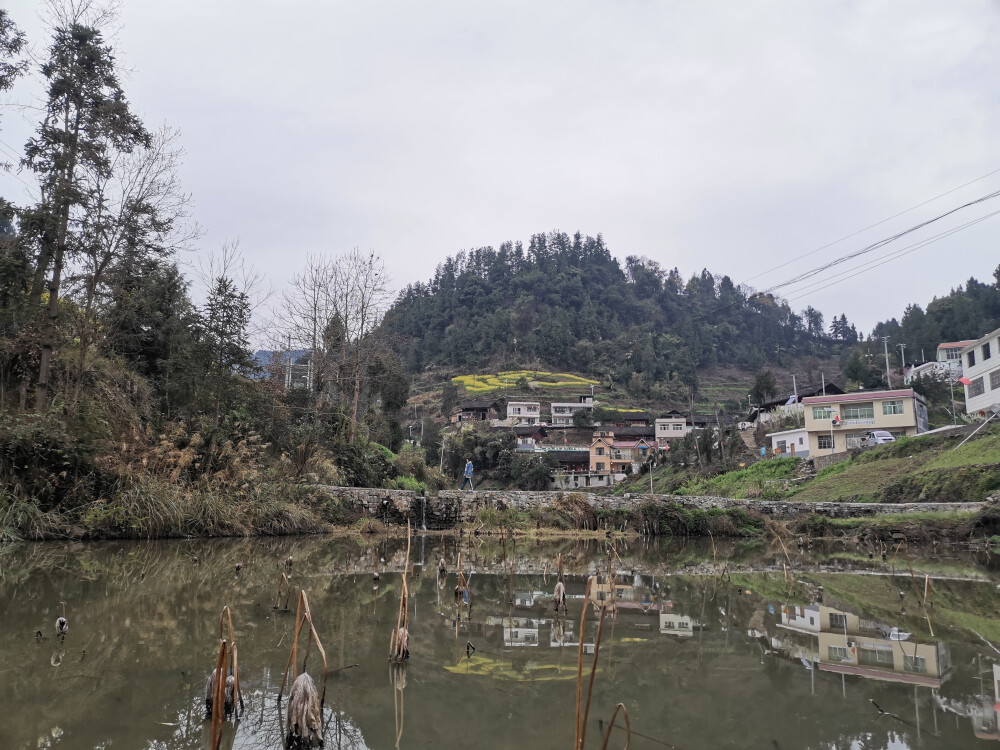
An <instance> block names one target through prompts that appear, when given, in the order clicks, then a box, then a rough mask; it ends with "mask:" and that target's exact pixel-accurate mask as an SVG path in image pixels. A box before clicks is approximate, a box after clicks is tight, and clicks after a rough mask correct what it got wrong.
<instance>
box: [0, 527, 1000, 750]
mask: <svg viewBox="0 0 1000 750" xmlns="http://www.w3.org/2000/svg"><path fill="white" fill-rule="evenodd" d="M405 548H406V543H405V540H384V539H377V538H373V539H370V540H362V539H359V540H352V539H332V538H296V539H266V540H240V541H229V540H223V541H218V540H212V541H205V540H194V541H164V542H145V543H99V544H98V543H93V544H34V545H22V546H15V547H6V548H4V549H2V550H0V613H2V619H0V700H2V704H0V705H2V706H3V714H2V718H0V748H3V749H5V750H6V749H8V748H14V749H18V750H19V749H21V748H24V749H27V748H33V749H34V748H73V749H76V748H157V749H159V748H163V749H167V748H203V747H207V746H208V726H207V724H206V722H205V721H204V715H205V711H204V692H203V691H204V688H203V686H204V681H205V678H206V676H207V675H208V673H209V672H210V671H211V669H212V667H213V665H214V663H215V658H216V654H217V651H218V646H219V640H218V633H219V617H220V612H221V610H222V608H223V606H225V605H228V606H229V607H230V608H231V611H232V615H233V624H234V628H235V633H236V640H237V642H238V646H239V660H240V673H241V680H242V683H243V692H244V698H245V701H246V712H245V713H244V715H243V716H242V718H240V720H239V721H238V722H237V723H236V724H235V725H234V724H233V723H227V725H226V731H225V735H224V737H223V747H229V748H280V747H282V730H281V727H282V723H281V719H280V718H279V709H278V706H277V704H276V698H277V693H278V687H279V684H280V682H281V678H282V673H283V671H284V669H285V664H286V661H287V659H288V655H289V650H290V646H291V642H292V638H293V626H294V620H295V614H294V610H295V597H296V596H297V594H298V592H299V591H300V590H305V591H306V592H307V594H308V598H309V601H310V604H311V608H312V614H313V622H314V624H315V626H316V630H317V632H318V634H319V636H320V638H321V640H322V642H323V644H324V647H325V650H326V655H327V658H328V664H329V669H330V675H329V678H328V687H327V694H326V696H327V697H326V705H325V708H324V717H325V719H326V730H325V739H326V745H325V746H326V747H327V748H392V747H399V748H423V747H426V748H445V747H464V746H470V747H476V748H486V749H490V748H511V747H523V748H558V747H563V748H565V747H570V746H572V743H573V736H574V722H575V708H576V674H577V658H578V652H579V645H578V644H579V642H580V637H579V634H580V617H581V612H582V610H583V608H584V604H585V601H586V599H585V598H584V592H585V590H586V585H587V580H588V576H590V575H594V574H595V573H596V574H601V577H600V578H599V579H597V582H596V584H597V585H595V587H594V589H593V591H592V598H593V599H594V600H595V601H596V600H600V599H606V600H607V601H608V602H610V601H611V600H612V599H611V596H612V592H611V587H610V585H609V584H608V583H607V579H606V577H605V575H604V574H606V572H607V571H608V569H609V566H612V567H613V570H614V573H615V574H616V575H615V578H614V589H615V591H614V598H613V601H614V605H615V612H614V613H611V612H607V613H606V619H605V622H604V627H603V631H602V634H601V640H600V647H599V652H598V654H597V672H596V675H595V677H594V688H593V697H592V700H591V708H590V716H589V721H588V726H587V737H586V747H588V748H599V747H601V743H602V740H603V736H602V735H603V731H604V729H606V727H607V722H608V719H609V718H610V716H611V713H612V710H613V709H614V707H615V705H616V704H618V703H622V704H624V706H625V707H626V709H627V711H628V716H629V720H630V723H631V728H632V745H631V746H632V747H633V748H662V747H668V748H678V749H680V750H694V749H696V748H762V749H766V750H773V749H774V748H779V749H780V750H794V749H799V748H824V749H826V748H918V747H931V748H933V747H941V748H966V747H977V746H980V745H983V744H985V742H987V741H990V740H994V741H995V740H997V739H1000V730H998V723H997V722H998V711H1000V650H998V647H1000V642H998V641H1000V623H998V621H997V619H996V614H997V612H998V611H1000V609H998V606H1000V591H998V582H1000V573H998V571H997V569H996V568H995V567H994V565H993V561H992V559H991V558H989V557H988V556H985V553H983V554H981V555H978V556H977V555H973V554H971V553H965V554H963V553H956V552H949V551H941V552H939V553H938V552H935V551H932V550H929V549H928V550H924V551H916V550H910V551H908V552H907V551H906V550H900V551H897V550H895V549H894V548H890V549H889V550H887V556H886V561H885V562H883V561H882V559H881V555H880V554H875V555H874V556H873V559H869V551H868V550H867V549H865V548H863V547H855V546H853V545H851V546H843V545H837V546H835V547H831V548H828V549H822V550H821V549H819V548H814V549H812V550H803V551H799V550H798V549H797V548H796V547H795V546H794V545H792V548H791V549H790V550H785V549H783V548H782V547H781V546H778V547H777V548H774V547H764V546H758V547H755V546H752V545H751V546H734V545H728V546H720V547H718V548H713V547H712V545H711V544H707V545H701V544H683V543H678V542H677V541H672V540H664V541H653V542H649V541H637V542H633V543H631V544H624V543H618V544H617V545H616V546H615V547H611V546H609V544H607V543H605V542H597V541H583V542H581V541H562V542H558V543H544V544H543V543H535V542H527V541H524V540H519V541H517V542H516V543H511V542H510V541H507V542H506V543H501V541H500V540H499V539H498V538H496V537H489V538H475V537H474V538H469V537H466V538H464V539H463V540H461V542H459V540H458V539H456V538H453V537H447V538H443V537H439V536H437V535H429V536H418V537H414V539H413V543H412V550H411V562H412V563H413V564H414V575H413V577H412V578H411V579H410V580H409V588H410V608H409V630H410V654H411V655H410V659H409V661H408V662H406V663H405V665H404V666H403V667H401V668H396V667H393V668H390V665H389V662H388V661H387V653H388V649H389V638H390V633H391V632H392V629H393V628H394V627H395V625H396V620H397V615H398V612H399V597H400V591H401V586H402V580H401V571H402V569H403V567H404V562H405V555H406V551H405ZM459 552H461V555H462V568H463V572H464V575H465V576H466V577H467V578H468V587H469V591H470V593H471V603H472V608H471V613H470V612H469V609H468V608H467V607H461V608H459V607H457V606H456V604H455V593H454V592H455V587H456V583H457V575H456V563H457V558H458V554H459ZM289 555H291V556H292V558H293V562H292V566H291V571H290V572H291V585H292V597H291V600H290V602H289V611H287V612H286V611H285V610H284V609H283V608H281V609H278V610H275V609H274V608H273V606H274V603H275V595H276V592H277V587H278V581H279V579H280V576H281V571H282V570H284V568H283V567H282V564H281V563H282V561H284V560H285V559H286V558H287V557H288V556H289ZM560 556H561V560H562V565H563V567H564V570H565V573H566V588H567V593H568V614H562V613H556V612H555V610H554V608H553V601H552V592H553V588H554V586H555V583H556V572H555V571H556V565H557V561H558V560H559V558H560ZM442 557H443V558H444V559H445V561H446V565H447V569H448V573H447V575H446V576H444V577H440V576H438V574H437V564H438V560H439V559H440V558H442ZM237 564H239V565H240V570H239V572H237V570H236V566H237ZM376 570H377V571H378V572H379V574H380V580H378V581H376V580H374V576H373V573H374V572H375V571H376ZM820 587H821V588H820ZM925 592H926V595H927V604H926V606H921V602H922V600H923V599H924V596H925ZM61 602H64V603H65V605H62V604H60V603H61ZM63 606H64V607H65V616H66V618H67V620H68V622H69V632H68V634H67V635H66V637H65V639H64V640H61V639H59V638H58V637H57V636H56V632H55V621H56V618H57V617H59V616H60V615H61V613H62V612H63ZM596 631H597V617H596V616H595V615H594V608H591V607H588V615H587V620H586V624H585V626H584V631H583V643H584V652H585V655H584V664H585V669H584V683H583V691H584V694H586V691H587V681H588V679H589V674H590V667H591V664H592V663H593V659H594V650H595V640H596ZM304 643H305V640H304V638H303V640H302V641H300V644H302V645H304ZM470 644H471V645H470ZM473 647H474V648H475V651H473V650H472V648H473ZM301 654H302V652H301V650H300V658H301ZM308 671H309V672H310V673H311V674H312V675H313V676H314V677H315V678H316V679H317V682H319V683H322V665H321V661H320V659H319V658H318V655H317V653H316V651H315V649H313V651H312V654H311V656H310V657H309V662H308ZM286 694H287V689H286ZM286 703H287V701H286ZM620 723H621V717H619V724H620ZM624 744H625V733H624V730H622V729H619V728H617V727H616V728H614V729H613V730H612V736H611V742H610V743H609V747H623V746H624Z"/></svg>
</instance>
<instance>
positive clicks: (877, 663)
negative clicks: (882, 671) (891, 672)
mask: <svg viewBox="0 0 1000 750" xmlns="http://www.w3.org/2000/svg"><path fill="white" fill-rule="evenodd" d="M858 661H859V662H860V663H861V664H864V665H867V666H869V667H892V666H893V665H894V661H895V660H894V659H893V655H892V646H883V645H881V644H878V645H875V644H871V643H868V644H862V645H861V647H860V648H859V649H858Z"/></svg>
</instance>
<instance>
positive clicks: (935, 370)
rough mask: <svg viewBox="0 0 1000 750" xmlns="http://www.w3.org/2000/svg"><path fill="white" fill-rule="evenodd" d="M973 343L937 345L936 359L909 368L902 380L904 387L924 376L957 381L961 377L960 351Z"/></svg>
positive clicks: (961, 342) (948, 342) (958, 342)
mask: <svg viewBox="0 0 1000 750" xmlns="http://www.w3.org/2000/svg"><path fill="white" fill-rule="evenodd" d="M975 343H976V342H975V341H972V340H969V341H944V342H942V343H940V344H938V348H937V359H936V360H934V361H933V362H924V363H923V364H920V365H914V366H913V367H911V368H909V369H908V370H907V371H906V375H905V376H904V378H903V383H904V385H909V384H910V383H911V382H912V381H913V378H916V377H923V376H925V375H938V376H940V377H944V378H953V379H956V380H957V379H958V378H960V377H962V350H963V349H964V348H965V347H967V346H971V345H973V344H975Z"/></svg>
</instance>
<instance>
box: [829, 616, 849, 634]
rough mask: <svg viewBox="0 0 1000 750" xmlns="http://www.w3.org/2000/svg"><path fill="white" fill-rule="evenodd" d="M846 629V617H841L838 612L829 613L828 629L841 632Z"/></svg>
mask: <svg viewBox="0 0 1000 750" xmlns="http://www.w3.org/2000/svg"><path fill="white" fill-rule="evenodd" d="M846 627H847V615H842V614H840V613H839V612H831V613H830V628H831V629H835V630H843V629H844V628H846Z"/></svg>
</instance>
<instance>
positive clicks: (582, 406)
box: [549, 396, 594, 427]
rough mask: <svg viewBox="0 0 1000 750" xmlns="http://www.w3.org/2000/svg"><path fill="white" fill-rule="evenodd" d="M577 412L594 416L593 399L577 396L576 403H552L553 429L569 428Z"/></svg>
mask: <svg viewBox="0 0 1000 750" xmlns="http://www.w3.org/2000/svg"><path fill="white" fill-rule="evenodd" d="M578 411H586V412H588V416H590V417H593V414H594V397H593V396H579V397H578V398H577V400H576V401H553V402H552V403H551V404H550V413H549V416H550V417H551V422H552V425H553V426H554V427H569V426H571V425H572V424H573V415H574V414H576V412H578Z"/></svg>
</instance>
